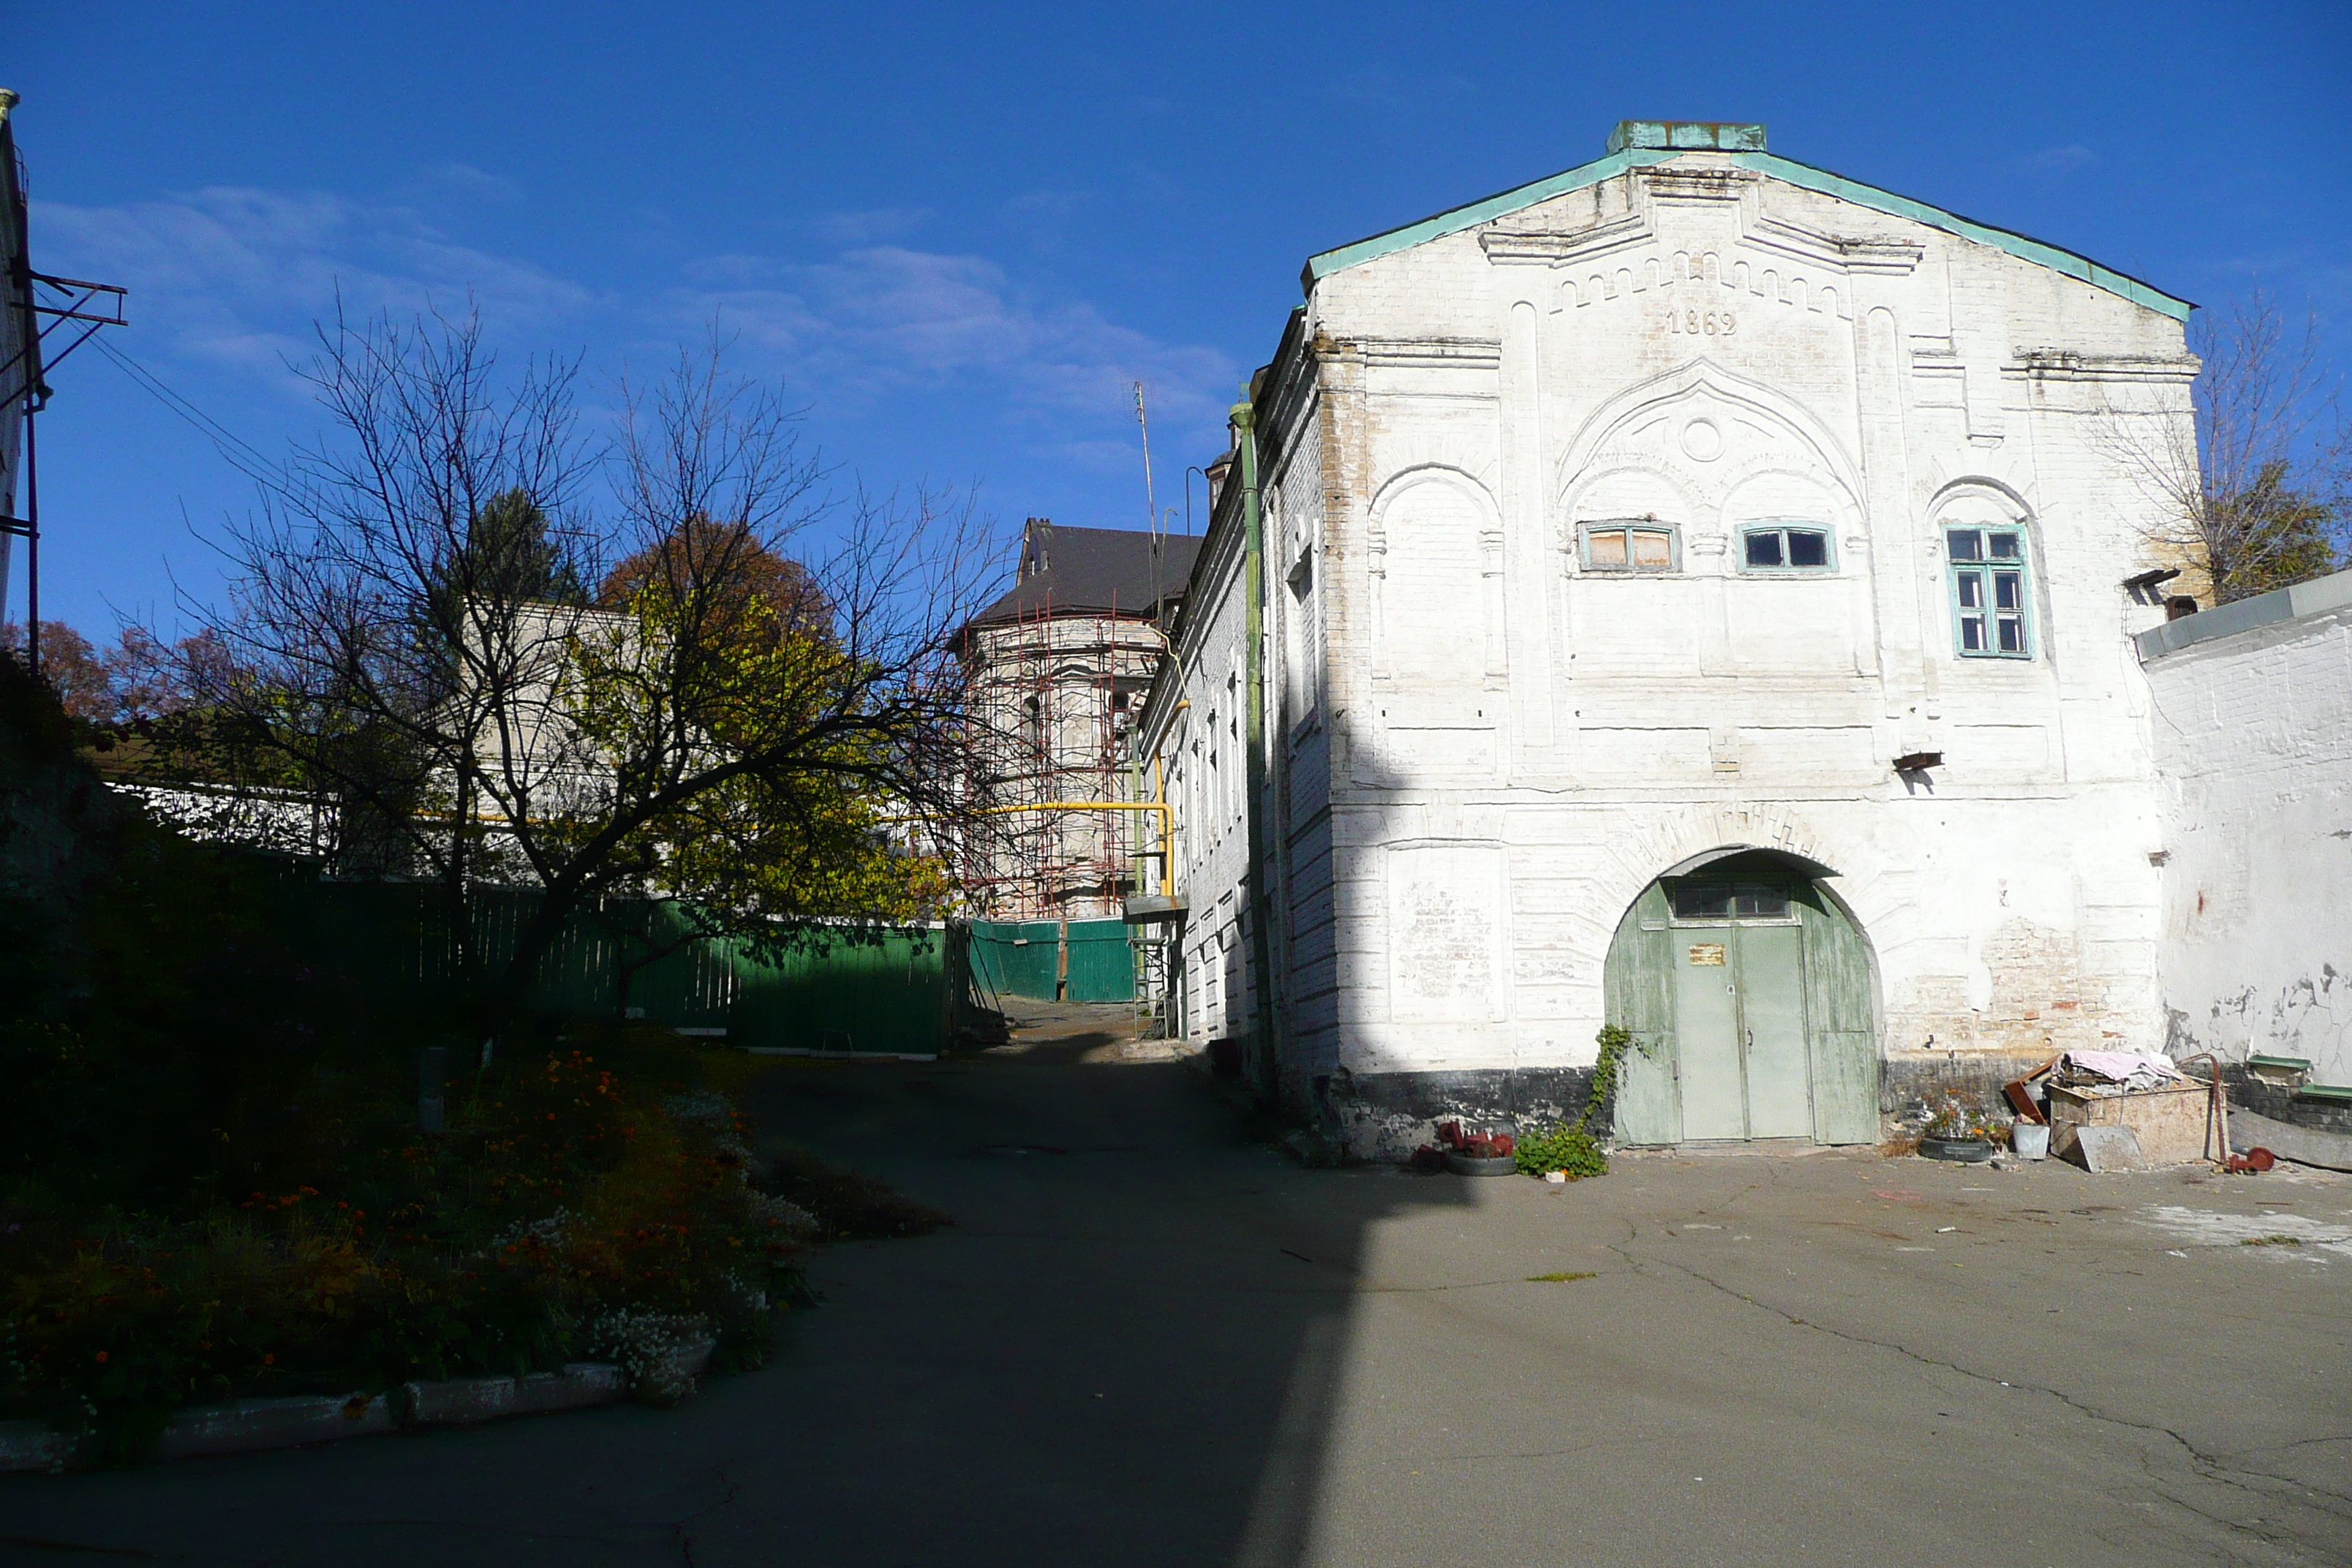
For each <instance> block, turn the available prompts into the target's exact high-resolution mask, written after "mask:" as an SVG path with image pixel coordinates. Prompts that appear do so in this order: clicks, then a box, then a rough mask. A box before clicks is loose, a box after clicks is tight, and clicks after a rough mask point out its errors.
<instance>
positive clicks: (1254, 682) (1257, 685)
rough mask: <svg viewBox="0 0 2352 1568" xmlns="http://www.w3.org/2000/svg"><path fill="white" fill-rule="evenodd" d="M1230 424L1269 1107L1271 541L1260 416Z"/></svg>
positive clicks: (1276, 1071) (1254, 943)
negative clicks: (1263, 508) (1263, 507)
mask: <svg viewBox="0 0 2352 1568" xmlns="http://www.w3.org/2000/svg"><path fill="white" fill-rule="evenodd" d="M1232 419H1233V422H1234V433H1235V439H1234V444H1235V446H1237V447H1239V448H1240V452H1241V467H1242V583H1243V594H1244V598H1243V601H1242V602H1243V605H1244V612H1243V625H1242V669H1243V677H1242V679H1243V684H1244V686H1245V687H1246V688H1247V689H1248V691H1249V699H1248V700H1247V702H1245V703H1244V706H1243V711H1244V713H1246V714H1247V715H1248V721H1247V738H1246V742H1245V743H1246V746H1247V750H1246V751H1245V752H1244V753H1243V756H1244V764H1243V773H1242V779H1243V788H1244V795H1245V801H1244V813H1245V820H1246V821H1247V823H1248V826H1249V872H1248V887H1249V904H1248V909H1249V916H1250V978H1251V980H1252V982H1253V984H1252V986H1251V990H1252V994H1254V995H1255V998H1256V1002H1257V1019H1256V1030H1257V1063H1258V1092H1259V1093H1260V1094H1262V1095H1264V1096H1265V1098H1266V1099H1267V1100H1269V1101H1278V1100H1280V1099H1281V1098H1282V1074H1281V1070H1280V1066H1281V1064H1280V1063H1279V1062H1277V1061H1276V1057H1275V1027H1274V1020H1275V1000H1274V957H1273V942H1272V931H1271V930H1270V929H1269V927H1270V922H1271V921H1272V920H1273V916H1274V900H1272V899H1271V898H1269V897H1268V896H1267V891H1266V876H1265V873H1266V859H1267V858H1266V846H1265V802H1264V796H1265V531H1264V529H1263V527H1262V526H1261V524H1260V519H1259V515H1258V493H1257V432H1256V425H1257V411H1256V409H1255V408H1254V407H1253V406H1252V405H1250V404H1249V403H1247V402H1242V403H1236V404H1234V406H1233V413H1232Z"/></svg>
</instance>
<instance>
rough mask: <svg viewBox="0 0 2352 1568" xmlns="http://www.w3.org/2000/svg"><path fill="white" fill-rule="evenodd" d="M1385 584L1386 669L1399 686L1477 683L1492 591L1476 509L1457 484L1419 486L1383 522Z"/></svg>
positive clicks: (1483, 658) (1482, 521) (1483, 671)
mask: <svg viewBox="0 0 2352 1568" xmlns="http://www.w3.org/2000/svg"><path fill="white" fill-rule="evenodd" d="M1383 522H1384V525H1385V531H1386V534H1387V539H1388V554H1387V557H1386V569H1387V577H1386V580H1385V582H1384V584H1382V592H1381V631H1382V635H1383V641H1384V642H1385V644H1386V649H1385V651H1386V654H1387V658H1388V668H1389V671H1390V673H1391V674H1392V675H1394V676H1395V677H1396V678H1397V679H1401V680H1409V681H1415V682H1427V683H1429V684H1432V685H1452V684H1454V683H1456V682H1465V681H1466V682H1475V681H1477V680H1479V679H1481V678H1482V677H1483V676H1484V675H1485V674H1486V585H1485V582H1484V580H1483V577H1482V575H1481V571H1480V566H1481V562H1480V558H1479V548H1480V547H1479V533H1480V531H1481V530H1482V529H1483V528H1484V527H1485V525H1486V519H1485V515H1484V513H1483V512H1482V511H1481V510H1480V508H1479V506H1478V504H1477V502H1476V501H1475V500H1474V499H1473V498H1472V497H1471V496H1470V495H1469V494H1468V493H1467V492H1466V491H1465V490H1463V489H1459V488H1457V487H1456V486H1454V485H1452V484H1447V483H1442V482H1431V483H1424V484H1418V485H1415V486H1413V487H1412V489H1409V490H1407V491H1405V492H1404V493H1403V494H1402V495H1401V496H1399V497H1398V498H1397V500H1396V501H1395V503H1394V504H1393V505H1391V507H1389V509H1388V510H1387V511H1386V513H1385V514H1384V517H1383Z"/></svg>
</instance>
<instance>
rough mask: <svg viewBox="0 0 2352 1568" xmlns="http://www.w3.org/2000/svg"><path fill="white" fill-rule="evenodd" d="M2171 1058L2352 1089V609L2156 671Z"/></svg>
mask: <svg viewBox="0 0 2352 1568" xmlns="http://www.w3.org/2000/svg"><path fill="white" fill-rule="evenodd" d="M2147 679H2148V685H2149V688H2150V690H2151V693H2152V696H2153V706H2154V709H2155V732H2156V744H2157V762H2158V766H2159V767H2160V768H2161V769H2162V770H2163V773H2164V774H2165V777H2166V781H2167V783H2168V785H2169V789H2168V801H2167V803H2166V807H2165V811H2164V814H2163V815H2164V827H2163V842H2164V848H2165V850H2166V852H2167V854H2168V861H2167V864H2166V865H2165V868H2164V872H2163V877H2164V890H2165V898H2164V908H2163V913H2162V924H2161V928H2160V930H2161V944H2160V949H2159V952H2160V956H2161V962H2162V971H2163V975H2164V999H2165V1003H2166V1005H2167V1006H2168V1009H2169V1010H2170V1016H2171V1021H2172V1029H2173V1037H2174V1038H2173V1046H2174V1049H2175V1050H2177V1051H2182V1052H2187V1051H2198V1050H2213V1051H2219V1052H2221V1053H2222V1054H2223V1055H2224V1056H2225V1057H2227V1058H2237V1059H2242V1058H2244V1057H2245V1056H2246V1055H2247V1054H2248V1053H2249V1052H2255V1053H2260V1054H2263V1055H2268V1056H2286V1057H2303V1058H2308V1059H2309V1060H2310V1061H2311V1062H2312V1064H2313V1073H2312V1076H2313V1078H2314V1079H2315V1081H2317V1082H2320V1083H2333V1084H2352V608H2340V609H2335V610H2329V611H2326V612H2324V613H2322V614H2319V615H2316V616H2309V617H2307V618H2304V619H2300V620H2295V621H2289V622H2285V623H2281V624H2278V625H2274V626H2263V627H2260V628H2257V629H2255V630H2252V631H2246V632H2240V633H2237V634H2235V635H2232V636H2230V637H2221V638H2218V639H2216V640H2214V641H2211V642H2206V643H2196V644H2191V645H2190V646H2189V647H2184V648H2181V649H2179V650H2177V651H2175V652H2172V653H2168V654H2165V655H2162V656H2160V657H2158V658H2153V659H2151V660H2150V661H2149V662H2148V665H2147Z"/></svg>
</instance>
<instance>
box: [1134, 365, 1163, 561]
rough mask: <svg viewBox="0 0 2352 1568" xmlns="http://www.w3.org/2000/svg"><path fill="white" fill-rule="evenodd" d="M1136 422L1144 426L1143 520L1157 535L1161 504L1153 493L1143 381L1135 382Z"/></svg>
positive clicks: (1148, 423) (1148, 420)
mask: <svg viewBox="0 0 2352 1568" xmlns="http://www.w3.org/2000/svg"><path fill="white" fill-rule="evenodd" d="M1135 422H1136V423H1137V424H1138V425H1139V426H1142V427H1143V521H1144V524H1145V526H1146V527H1148V528H1150V530H1151V531H1152V532H1153V533H1154V534H1155V535H1156V534H1158V533H1159V531H1160V504H1159V502H1158V500H1156V499H1155V498H1154V497H1153V496H1152V493H1151V419H1150V416H1149V415H1147V414H1146V413H1145V412H1144V410H1143V383H1141V382H1137V383H1136V384H1135Z"/></svg>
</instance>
